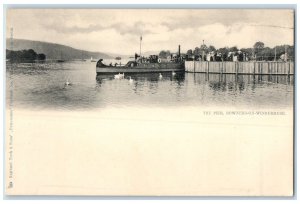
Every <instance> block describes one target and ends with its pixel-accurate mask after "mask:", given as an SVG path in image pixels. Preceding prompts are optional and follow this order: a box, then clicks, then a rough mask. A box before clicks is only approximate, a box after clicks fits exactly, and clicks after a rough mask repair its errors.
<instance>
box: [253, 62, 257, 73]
mask: <svg viewBox="0 0 300 204" xmlns="http://www.w3.org/2000/svg"><path fill="white" fill-rule="evenodd" d="M255 65H256V63H255V62H253V75H255V68H256V66H255Z"/></svg>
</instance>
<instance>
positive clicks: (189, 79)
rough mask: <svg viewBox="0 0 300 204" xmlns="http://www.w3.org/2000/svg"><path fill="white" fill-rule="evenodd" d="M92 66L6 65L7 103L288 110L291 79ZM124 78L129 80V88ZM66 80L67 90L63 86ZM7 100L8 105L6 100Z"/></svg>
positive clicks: (67, 107)
mask: <svg viewBox="0 0 300 204" xmlns="http://www.w3.org/2000/svg"><path fill="white" fill-rule="evenodd" d="M95 67H96V62H90V61H86V62H80V61H78V62H66V63H51V64H19V65H9V64H8V65H7V74H6V93H7V97H6V98H7V99H6V102H7V104H9V103H11V102H12V103H13V106H14V107H16V108H27V109H35V110H39V109H62V110H88V109H98V108H104V107H107V106H113V107H139V106H141V107H145V106H146V107H152V106H159V107H163V106H201V107H209V106H220V107H224V106H227V107H243V108H244V107H253V108H290V107H292V106H293V85H294V80H293V76H292V77H287V76H255V77H254V76H252V75H239V76H237V77H236V76H235V75H219V74H209V75H207V74H199V73H196V74H194V73H182V74H176V75H175V76H172V74H171V73H163V78H162V79H160V78H159V74H134V75H133V74H129V75H126V74H125V79H122V80H118V79H114V77H113V75H106V76H103V75H102V76H98V77H96V72H95ZM129 77H131V78H132V79H133V82H132V83H130V81H129ZM66 81H69V82H70V83H71V85H69V86H66V85H65V82H66ZM11 99H13V100H11Z"/></svg>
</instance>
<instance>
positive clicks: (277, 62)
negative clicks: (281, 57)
mask: <svg viewBox="0 0 300 204" xmlns="http://www.w3.org/2000/svg"><path fill="white" fill-rule="evenodd" d="M276 74H278V62H276Z"/></svg>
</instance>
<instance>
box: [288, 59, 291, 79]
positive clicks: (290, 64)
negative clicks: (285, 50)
mask: <svg viewBox="0 0 300 204" xmlns="http://www.w3.org/2000/svg"><path fill="white" fill-rule="evenodd" d="M290 72H291V62H289V71H288V76H290Z"/></svg>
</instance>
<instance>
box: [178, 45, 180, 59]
mask: <svg viewBox="0 0 300 204" xmlns="http://www.w3.org/2000/svg"><path fill="white" fill-rule="evenodd" d="M178 55H179V57H180V45H178Z"/></svg>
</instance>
